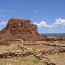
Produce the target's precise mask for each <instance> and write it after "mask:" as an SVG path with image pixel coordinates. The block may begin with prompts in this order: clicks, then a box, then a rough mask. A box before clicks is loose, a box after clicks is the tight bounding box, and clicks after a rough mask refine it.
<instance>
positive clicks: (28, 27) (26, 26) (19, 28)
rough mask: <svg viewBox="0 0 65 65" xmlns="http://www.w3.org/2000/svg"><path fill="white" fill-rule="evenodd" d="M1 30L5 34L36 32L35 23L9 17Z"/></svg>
mask: <svg viewBox="0 0 65 65" xmlns="http://www.w3.org/2000/svg"><path fill="white" fill-rule="evenodd" d="M2 31H3V32H4V33H6V34H37V25H35V24H31V21H30V20H26V19H10V20H9V21H8V24H7V26H6V27H5V29H3V30H2ZM4 33H3V34H4Z"/></svg>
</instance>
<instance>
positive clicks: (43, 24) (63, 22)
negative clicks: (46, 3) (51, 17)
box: [34, 18, 65, 28]
mask: <svg viewBox="0 0 65 65" xmlns="http://www.w3.org/2000/svg"><path fill="white" fill-rule="evenodd" d="M34 24H36V25H37V26H38V27H39V28H41V27H57V26H58V25H62V26H65V19H62V18H58V19H56V20H55V22H54V23H52V24H48V23H47V22H46V21H41V22H39V23H37V22H35V23H34Z"/></svg>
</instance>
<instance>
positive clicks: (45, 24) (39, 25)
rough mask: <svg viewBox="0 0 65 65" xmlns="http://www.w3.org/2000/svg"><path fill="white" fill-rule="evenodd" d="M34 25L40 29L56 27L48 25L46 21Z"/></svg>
mask: <svg viewBox="0 0 65 65" xmlns="http://www.w3.org/2000/svg"><path fill="white" fill-rule="evenodd" d="M34 24H36V25H37V26H38V27H39V28H40V27H43V26H44V27H55V26H54V25H49V24H47V22H46V21H41V22H39V23H34Z"/></svg>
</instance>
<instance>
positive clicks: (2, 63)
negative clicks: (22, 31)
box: [0, 41, 65, 65]
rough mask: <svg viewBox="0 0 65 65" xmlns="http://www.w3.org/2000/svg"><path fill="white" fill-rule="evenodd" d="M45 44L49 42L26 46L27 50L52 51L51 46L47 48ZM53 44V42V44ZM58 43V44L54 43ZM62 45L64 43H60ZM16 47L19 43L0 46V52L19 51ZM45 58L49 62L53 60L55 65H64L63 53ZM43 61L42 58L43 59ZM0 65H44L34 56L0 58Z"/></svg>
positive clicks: (64, 56) (64, 54)
mask: <svg viewBox="0 0 65 65" xmlns="http://www.w3.org/2000/svg"><path fill="white" fill-rule="evenodd" d="M45 43H49V42H43V44H41V43H40V44H39V45H27V47H29V48H33V49H34V50H36V49H43V48H44V49H52V48H54V47H53V46H47V45H44V44H45ZM54 43H55V42H54ZM56 43H58V42H56ZM62 44H65V41H64V42H62ZM18 45H20V44H19V43H14V44H10V46H6V45H4V46H3V45H0V50H6V51H9V50H21V49H20V48H19V47H18ZM47 57H48V58H49V59H51V60H53V61H54V62H55V63H56V65H65V53H59V54H57V53H56V54H50V55H49V54H48V55H47ZM43 59H44V58H43ZM0 65H45V64H44V63H43V62H42V61H40V60H39V59H37V58H36V57H35V56H33V55H30V56H25V57H11V58H0Z"/></svg>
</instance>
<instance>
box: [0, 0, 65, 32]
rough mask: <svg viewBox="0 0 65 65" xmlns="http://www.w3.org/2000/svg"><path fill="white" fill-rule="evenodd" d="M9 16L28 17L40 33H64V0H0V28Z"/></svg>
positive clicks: (4, 24)
mask: <svg viewBox="0 0 65 65" xmlns="http://www.w3.org/2000/svg"><path fill="white" fill-rule="evenodd" d="M10 18H21V19H23V18H24V19H30V20H31V21H32V23H34V24H37V26H38V31H39V32H41V33H65V0H0V30H1V29H3V28H4V27H5V26H6V23H7V21H8V20H9V19H10Z"/></svg>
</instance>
